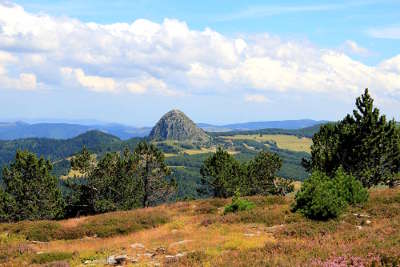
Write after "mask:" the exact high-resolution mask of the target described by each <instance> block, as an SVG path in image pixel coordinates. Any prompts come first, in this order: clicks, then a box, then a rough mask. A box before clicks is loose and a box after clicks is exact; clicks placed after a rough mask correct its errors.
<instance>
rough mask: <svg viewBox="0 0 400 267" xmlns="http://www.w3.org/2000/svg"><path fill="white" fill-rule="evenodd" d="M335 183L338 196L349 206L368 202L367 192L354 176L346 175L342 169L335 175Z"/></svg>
mask: <svg viewBox="0 0 400 267" xmlns="http://www.w3.org/2000/svg"><path fill="white" fill-rule="evenodd" d="M335 182H336V186H337V187H338V190H339V194H340V196H341V197H342V198H343V199H344V200H345V201H346V202H347V203H348V204H350V205H354V204H362V203H365V202H367V200H368V190H367V189H365V188H364V187H363V186H362V183H361V182H360V181H359V180H357V179H356V178H355V177H354V176H352V175H349V174H347V173H346V172H345V171H344V169H343V168H339V169H338V170H337V171H336V173H335Z"/></svg>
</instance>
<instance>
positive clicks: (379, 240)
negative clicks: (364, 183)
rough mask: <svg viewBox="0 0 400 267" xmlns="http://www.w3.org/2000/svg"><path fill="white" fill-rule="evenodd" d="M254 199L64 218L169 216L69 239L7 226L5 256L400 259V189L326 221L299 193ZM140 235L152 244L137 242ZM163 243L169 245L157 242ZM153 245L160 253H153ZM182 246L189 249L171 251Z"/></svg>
mask: <svg viewBox="0 0 400 267" xmlns="http://www.w3.org/2000/svg"><path fill="white" fill-rule="evenodd" d="M249 199H250V200H251V201H252V202H254V203H255V204H256V207H255V208H254V209H253V210H250V211H244V212H239V213H236V214H228V215H223V214H222V211H223V207H224V206H225V205H227V204H228V203H230V200H229V199H228V200H225V199H210V200H197V201H190V202H179V203H175V204H169V205H162V206H159V207H155V208H152V209H147V210H138V211H132V212H125V213H110V214H105V215H98V216H91V217H84V218H79V219H71V220H65V221H60V222H58V224H59V227H61V228H63V229H76V228H79V227H83V226H84V225H87V224H88V223H89V222H94V221H96V222H97V224H94V225H93V227H95V228H103V227H104V224H105V222H110V221H109V219H110V218H120V220H116V221H115V222H114V221H113V223H116V225H118V223H119V222H120V221H123V222H129V220H130V217H132V216H134V215H135V214H136V212H139V213H143V214H146V213H151V214H152V216H151V217H153V216H155V214H158V215H159V214H162V213H163V212H164V213H165V216H167V217H168V219H169V220H168V221H167V222H165V223H164V224H158V226H155V227H150V228H148V229H137V230H136V231H132V232H129V233H122V234H116V235H112V236H108V237H103V238H101V237H99V236H98V237H93V236H92V237H90V238H77V239H72V240H63V239H62V237H59V240H53V241H50V242H43V243H31V242H29V241H26V240H25V238H24V236H23V235H22V234H21V233H19V234H18V233H14V234H11V235H5V234H4V233H3V235H0V237H1V238H0V241H1V242H0V244H1V246H0V248H1V247H3V250H0V255H2V256H1V257H0V265H1V261H3V263H7V264H9V265H12V264H14V266H22V265H24V264H25V265H28V264H31V263H32V261H34V259H36V261H37V262H39V261H47V260H48V259H61V258H63V257H64V258H66V260H67V261H69V263H70V264H71V265H72V266H78V265H82V263H83V262H85V261H87V260H89V261H94V263H96V264H97V265H99V266H102V265H103V263H104V260H105V259H106V257H107V256H108V255H115V254H127V255H129V256H130V257H134V258H136V259H137V260H138V261H139V263H138V264H139V266H144V265H146V264H149V265H151V264H154V263H160V264H161V265H168V266H170V265H172V266H342V265H344V266H348V265H351V263H353V265H354V266H360V265H362V264H364V266H369V265H372V264H375V266H398V265H399V264H400V189H396V190H394V189H376V190H374V191H372V192H371V197H370V200H369V202H368V203H367V204H366V205H365V206H364V207H353V208H351V209H349V210H348V212H347V213H345V214H344V215H343V216H342V217H340V218H339V219H337V220H331V221H327V222H315V221H310V220H308V219H305V218H303V217H302V216H300V215H299V214H293V213H291V212H290V205H291V203H292V201H293V197H251V198H249ZM143 214H142V216H144V215H143ZM354 214H363V215H368V216H370V217H368V218H367V217H363V216H355V215H354ZM369 221H370V222H369ZM31 224H39V223H31ZM116 225H114V228H115V226H116ZM119 226H120V225H119ZM360 227H361V228H360ZM0 229H3V232H4V230H5V229H7V227H5V225H1V226H0ZM135 243H141V244H143V245H144V247H145V248H138V247H136V248H132V247H131V245H132V244H135ZM160 247H162V248H164V249H165V252H163V253H162V252H160V250H157V248H160ZM6 248H7V249H6ZM19 249H22V250H23V251H22V253H20V252H19ZM157 251H158V252H157ZM37 252H42V253H47V254H45V256H46V257H45V256H43V257H37V256H36V255H37ZM60 253H61V254H60ZM145 253H150V254H148V255H147V254H145ZM152 253H155V255H154V256H153V257H150V256H151V255H153V254H152ZM164 253H165V254H164ZM178 253H184V256H182V257H179V258H178V257H172V258H171V257H170V258H166V256H165V255H177V254H178ZM67 256H68V257H71V258H68V257H67ZM338 263H341V264H342V265H339V264H338ZM335 264H336V265H335Z"/></svg>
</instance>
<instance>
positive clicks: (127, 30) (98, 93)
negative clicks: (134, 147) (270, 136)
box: [0, 0, 400, 126]
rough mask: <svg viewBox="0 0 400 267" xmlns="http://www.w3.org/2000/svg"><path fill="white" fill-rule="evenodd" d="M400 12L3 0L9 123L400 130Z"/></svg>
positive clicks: (348, 4) (395, 4) (364, 4)
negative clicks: (388, 122)
mask: <svg viewBox="0 0 400 267" xmlns="http://www.w3.org/2000/svg"><path fill="white" fill-rule="evenodd" d="M399 55H400V2H399V1H385V0H381V1H373V0H371V1H368V0H366V1H352V0H349V1H284V4H282V1H227V0H222V1H208V0H205V1H165V0H164V1H161V0H158V1H153V0H148V1H145V0H142V1H120V0H119V1H92V0H87V1H78V0H68V1H66V0H64V1H57V0H52V1H14V2H9V1H0V93H1V96H2V97H1V99H0V105H1V106H2V108H1V109H0V120H1V119H3V120H12V119H19V118H28V119H37V118H51V119H54V118H59V119H69V120H81V119H96V120H101V121H109V122H120V123H125V124H130V125H139V126H140V125H142V126H143V125H152V124H153V123H154V122H155V121H156V120H157V119H158V118H159V117H160V116H161V115H162V114H163V113H165V112H166V111H168V110H169V109H172V108H179V109H181V110H183V111H184V112H186V113H187V114H188V115H189V116H190V117H192V118H193V120H195V121H197V122H209V123H218V124H222V123H230V122H239V121H260V120H281V119H299V118H312V119H329V120H335V119H339V118H341V117H343V116H344V115H345V114H346V113H347V112H350V111H351V109H352V108H353V103H354V98H355V97H356V96H357V95H359V94H360V93H361V92H362V90H363V88H364V87H370V89H371V91H372V93H373V95H374V97H375V98H376V102H377V104H378V106H379V107H380V108H381V110H382V111H384V112H385V113H387V114H388V115H389V117H395V118H396V119H400V114H399V108H398V107H399V102H400V56H399Z"/></svg>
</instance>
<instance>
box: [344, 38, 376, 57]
mask: <svg viewBox="0 0 400 267" xmlns="http://www.w3.org/2000/svg"><path fill="white" fill-rule="evenodd" d="M343 50H344V51H345V52H349V53H350V54H355V55H360V56H367V55H369V54H370V51H369V50H368V49H367V48H365V47H362V46H360V45H359V44H357V43H356V42H355V41H352V40H347V41H346V42H344V44H343Z"/></svg>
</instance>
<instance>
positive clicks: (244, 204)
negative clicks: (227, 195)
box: [224, 190, 256, 214]
mask: <svg viewBox="0 0 400 267" xmlns="http://www.w3.org/2000/svg"><path fill="white" fill-rule="evenodd" d="M255 206H256V205H255V204H254V203H253V202H251V201H248V200H246V199H242V198H240V194H239V191H238V190H236V192H235V196H234V197H233V198H232V203H231V204H229V205H228V206H226V207H225V209H224V214H227V213H230V212H237V211H244V210H251V209H253V208H254V207H255Z"/></svg>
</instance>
